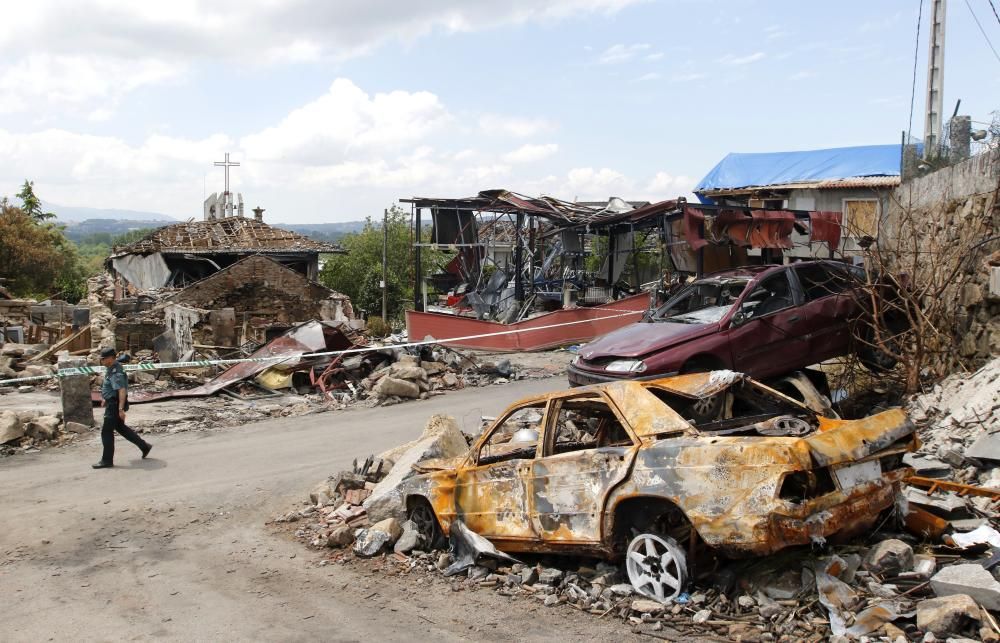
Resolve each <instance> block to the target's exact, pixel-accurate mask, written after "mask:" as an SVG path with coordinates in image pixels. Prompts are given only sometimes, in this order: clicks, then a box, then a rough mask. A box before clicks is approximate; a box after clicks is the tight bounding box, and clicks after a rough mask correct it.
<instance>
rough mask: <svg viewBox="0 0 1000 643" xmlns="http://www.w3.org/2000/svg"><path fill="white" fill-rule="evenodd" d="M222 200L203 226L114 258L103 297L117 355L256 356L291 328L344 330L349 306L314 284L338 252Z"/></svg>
mask: <svg viewBox="0 0 1000 643" xmlns="http://www.w3.org/2000/svg"><path fill="white" fill-rule="evenodd" d="M238 200H239V204H238V205H236V206H234V205H233V203H232V195H231V194H230V193H229V192H228V191H227V192H224V193H223V194H222V197H221V200H220V198H219V197H217V196H216V195H214V194H213V195H212V196H211V197H209V199H208V200H206V202H205V217H204V220H203V221H188V222H184V223H177V224H174V225H169V226H165V227H162V228H158V229H156V230H154V231H152V232H150V233H149V234H147V235H146V236H145V237H143V238H142V239H139V240H138V241H136V242H134V243H132V244H130V245H127V246H124V247H116V248H114V249H113V251H112V254H111V256H110V257H109V258H108V260H107V262H106V266H107V268H108V272H109V273H110V280H111V287H110V288H107V289H106V291H109V292H106V293H105V296H106V297H107V298H108V299H110V302H109V304H110V307H111V309H112V311H113V312H114V315H115V318H116V319H115V321H114V326H115V331H114V334H115V344H116V347H117V348H118V349H119V350H132V351H134V350H143V349H153V348H154V343H155V348H157V350H158V351H163V352H164V353H165V355H167V356H171V357H172V358H180V357H182V356H184V355H186V354H190V353H191V352H192V351H194V350H210V351H214V352H216V353H220V352H221V353H227V352H234V351H242V352H243V353H247V352H252V351H253V350H254V349H256V348H257V347H259V346H261V345H263V344H265V343H267V342H268V341H269V340H271V339H273V338H274V337H277V336H278V335H280V334H281V333H283V332H285V331H286V330H288V329H289V328H291V327H292V326H294V325H295V324H298V323H301V322H305V321H309V320H321V321H338V322H345V323H347V322H350V321H351V320H353V319H354V311H353V309H352V307H351V302H350V300H349V299H348V298H347V297H346V296H345V295H342V294H340V293H337V292H334V291H332V290H330V289H329V288H326V287H324V286H322V285H321V284H319V283H317V282H316V279H317V278H318V276H319V256H320V254H321V253H322V254H327V253H342V252H344V251H343V250H342V249H341V248H340V247H339V246H336V245H333V244H329V243H324V242H320V241H315V240H313V239H310V238H308V237H305V236H303V235H300V234H297V233H294V232H291V231H288V230H283V229H281V228H278V227H274V226H270V225H268V224H266V223H264V221H263V209H261V208H255V209H254V214H255V217H254V218H253V219H250V218H245V217H244V216H243V207H242V196H240V197H239V199H238Z"/></svg>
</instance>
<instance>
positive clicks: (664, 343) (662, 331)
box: [580, 322, 719, 360]
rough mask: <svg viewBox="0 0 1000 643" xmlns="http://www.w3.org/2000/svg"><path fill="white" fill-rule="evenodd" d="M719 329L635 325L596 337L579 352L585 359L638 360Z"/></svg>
mask: <svg viewBox="0 0 1000 643" xmlns="http://www.w3.org/2000/svg"><path fill="white" fill-rule="evenodd" d="M718 328H719V325H718V324H717V323H715V324H674V323H670V322H638V323H635V324H630V325H628V326H625V327H623V328H619V329H618V330H614V331H611V332H610V333H608V334H607V335H604V336H602V337H598V338H597V339H595V340H594V341H592V342H590V343H589V344H586V345H585V346H583V347H582V348H581V349H580V356H581V357H582V358H583V359H585V360H593V359H601V358H602V357H642V356H643V355H648V354H649V353H654V352H656V351H661V350H663V349H665V348H670V347H671V346H676V345H677V344H680V343H682V342H686V341H690V340H692V339H694V338H696V337H701V336H702V335H708V334H709V333H712V332H715V331H716V330H717V329H718Z"/></svg>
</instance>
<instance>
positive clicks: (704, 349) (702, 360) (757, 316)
mask: <svg viewBox="0 0 1000 643" xmlns="http://www.w3.org/2000/svg"><path fill="white" fill-rule="evenodd" d="M858 280H861V282H864V280H865V276H864V272H863V271H862V270H861V269H859V268H855V267H852V266H848V265H845V264H843V263H838V262H835V261H805V262H800V263H796V264H792V265H790V266H753V267H747V268H740V269H737V270H731V271H727V272H720V273H716V274H713V275H709V276H706V277H703V278H702V279H698V280H697V281H695V282H693V283H691V284H689V285H688V286H686V287H685V288H684V289H683V290H681V291H680V292H679V293H677V295H675V296H674V297H672V298H671V299H670V300H669V301H667V303H665V304H663V305H662V306H660V307H659V308H658V309H656V310H654V311H651V312H650V313H647V315H646V316H645V317H644V319H643V320H642V321H640V322H637V323H635V324H631V325H629V326H625V327H624V328H620V329H618V330H616V331H614V332H611V333H608V334H607V335H604V336H603V337H599V338H597V339H596V340H594V341H592V342H590V343H588V344H585V345H584V346H581V347H580V352H579V355H578V356H577V357H576V358H575V359H574V360H573V363H572V364H571V365H570V367H569V382H570V384H571V385H573V386H581V385H584V384H594V383H598V382H608V381H611V380H616V379H652V378H658V377H664V376H667V375H673V374H677V373H692V372H701V371H710V370H720V369H730V370H734V371H739V372H742V373H746V374H747V375H750V376H751V377H754V378H756V379H761V380H766V379H768V378H770V377H775V376H779V375H784V374H787V373H789V372H791V371H794V370H798V369H801V368H804V367H806V366H808V365H810V364H816V363H818V362H821V361H823V360H826V359H830V358H832V357H837V356H841V355H846V354H848V353H849V352H850V351H851V350H852V332H851V330H852V329H851V323H852V320H854V319H856V318H858V316H859V314H861V313H862V309H861V306H860V305H859V303H858V301H859V299H860V298H859V297H856V296H855V295H856V292H855V291H854V288H853V286H854V284H857V283H858Z"/></svg>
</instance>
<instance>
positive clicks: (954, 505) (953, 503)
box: [903, 487, 970, 519]
mask: <svg viewBox="0 0 1000 643" xmlns="http://www.w3.org/2000/svg"><path fill="white" fill-rule="evenodd" d="M903 495H904V497H905V499H906V502H907V503H910V504H915V505H920V506H921V507H924V508H925V509H927V510H928V511H930V512H932V513H934V514H935V515H938V516H941V517H942V518H948V519H952V518H968V517H970V513H969V506H968V505H967V504H966V502H965V499H964V498H962V497H960V496H959V495H958V494H955V493H953V492H951V491H945V492H939V493H935V494H933V495H932V494H929V493H927V492H926V491H924V490H923V489H917V488H916V487H906V489H905V490H904V492H903Z"/></svg>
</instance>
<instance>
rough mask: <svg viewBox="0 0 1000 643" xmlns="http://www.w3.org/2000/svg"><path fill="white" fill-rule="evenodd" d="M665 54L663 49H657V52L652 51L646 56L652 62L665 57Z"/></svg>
mask: <svg viewBox="0 0 1000 643" xmlns="http://www.w3.org/2000/svg"><path fill="white" fill-rule="evenodd" d="M664 55H665V54H664V53H663V52H662V51H657V52H655V53H652V54H649V55H648V56H646V60H648V61H650V62H652V61H654V60H660V59H661V58H663V56H664Z"/></svg>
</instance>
